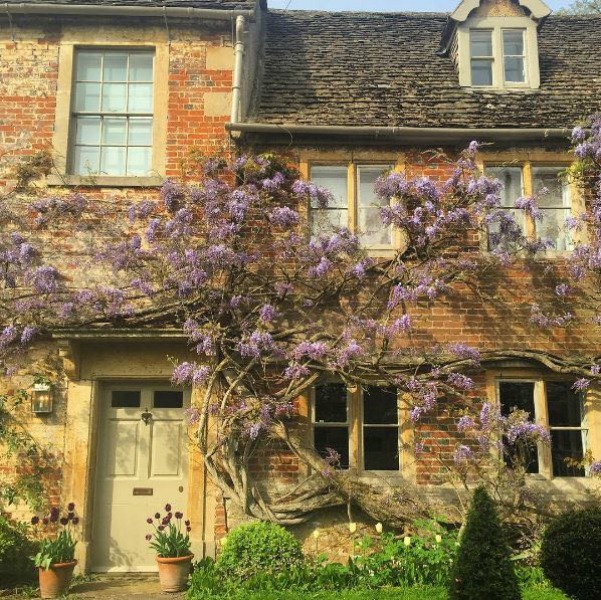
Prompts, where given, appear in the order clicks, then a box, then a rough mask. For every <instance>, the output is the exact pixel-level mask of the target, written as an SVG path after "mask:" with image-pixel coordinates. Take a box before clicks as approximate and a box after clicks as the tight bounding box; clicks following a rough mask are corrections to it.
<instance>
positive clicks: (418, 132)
mask: <svg viewBox="0 0 601 600" xmlns="http://www.w3.org/2000/svg"><path fill="white" fill-rule="evenodd" d="M225 128H226V130H227V131H229V132H231V133H238V134H244V133H258V134H272V135H286V136H289V137H292V136H294V135H299V136H300V135H317V136H332V137H347V138H371V139H377V140H396V141H399V142H421V143H444V142H450V141H461V142H465V141H467V142H471V141H472V140H478V141H495V142H521V141H541V140H549V139H557V140H559V139H566V138H567V137H569V136H570V133H571V130H570V129H559V128H537V129H524V128H516V129H510V128H499V129H476V128H474V129H471V128H460V127H363V126H356V127H353V126H329V125H292V124H282V125H275V124H271V123H236V122H234V121H232V122H231V123H227V124H226V126H225Z"/></svg>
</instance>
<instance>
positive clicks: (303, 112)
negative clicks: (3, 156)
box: [0, 0, 601, 571]
mask: <svg viewBox="0 0 601 600" xmlns="http://www.w3.org/2000/svg"><path fill="white" fill-rule="evenodd" d="M0 36H1V39H0V48H2V54H1V56H0V73H2V74H3V77H2V82H1V83H0V98H1V99H2V102H1V103H0V144H1V145H3V146H5V147H10V148H12V149H14V150H16V151H17V152H19V153H22V154H27V153H31V152H32V151H35V150H39V149H47V148H51V149H52V151H53V154H54V159H55V165H56V170H55V172H54V173H53V175H51V176H49V177H48V178H47V181H46V182H45V185H47V186H49V187H50V188H52V187H54V186H60V187H63V186H73V187H75V188H76V189H78V190H79V191H80V192H81V193H83V194H89V195H92V196H94V197H98V198H104V199H106V198H111V199H112V200H113V201H117V202H123V203H124V204H125V203H128V202H129V201H130V200H131V199H132V198H136V197H141V196H148V195H152V194H156V193H157V191H156V188H157V187H158V186H159V185H160V183H161V182H162V181H163V180H164V178H165V177H174V178H177V177H179V176H180V175H182V173H184V172H185V163H186V159H187V157H188V155H189V153H190V152H191V151H198V152H201V153H204V154H214V153H217V154H226V155H228V154H235V153H236V152H238V151H239V150H241V149H252V150H259V151H263V150H275V151H277V152H281V153H283V154H285V155H286V156H287V157H288V158H289V160H290V161H291V162H292V163H294V164H295V165H296V166H298V168H299V169H300V171H301V173H302V174H303V176H304V177H305V178H308V179H311V180H313V181H316V182H318V183H319V184H321V185H323V186H325V187H328V188H329V189H331V190H332V192H333V193H334V195H335V197H336V206H335V209H334V210H330V211H324V210H323V209H322V210H320V209H317V208H316V207H306V208H307V210H308V211H309V214H310V219H309V220H310V222H311V223H312V227H313V228H314V230H315V231H318V230H319V228H320V227H323V226H324V224H325V225H327V224H329V223H334V224H341V225H348V226H349V227H350V228H351V229H352V230H353V231H355V232H357V233H359V234H361V235H362V239H363V243H364V244H365V247H366V248H367V249H368V250H369V252H370V253H371V254H373V255H374V256H382V257H385V256H390V255H391V254H392V253H393V251H394V249H395V247H396V246H397V245H398V244H399V243H401V241H400V240H399V239H397V237H396V236H395V234H394V233H392V232H390V231H388V230H382V228H381V226H378V225H377V215H378V206H377V200H376V198H375V197H374V195H373V184H374V182H375V179H376V178H377V177H378V176H379V175H380V174H381V173H382V171H385V170H389V169H397V170H402V171H405V172H407V173H409V174H422V175H425V176H428V177H431V178H435V179H443V178H445V177H446V176H447V175H448V173H449V172H450V169H451V168H452V167H451V165H450V162H449V160H447V158H446V156H450V157H453V156H456V155H457V153H458V152H459V151H460V150H461V149H462V148H463V147H465V146H466V145H467V144H468V143H469V142H470V141H471V140H473V139H477V140H479V141H481V142H483V143H484V145H483V146H482V149H481V151H480V153H479V155H478V160H479V163H480V166H481V168H482V169H483V170H484V171H487V172H490V173H492V174H495V175H496V176H497V177H498V178H499V179H501V180H502V181H503V182H504V183H505V192H504V194H505V195H504V198H503V200H504V203H506V206H507V208H508V209H510V207H511V206H513V201H514V200H515V198H516V197H518V196H520V195H523V194H532V193H534V192H536V191H537V190H539V189H540V188H541V187H548V188H549V189H550V194H549V195H548V204H546V205H544V206H542V208H543V212H544V215H545V219H544V220H543V221H542V223H534V222H530V221H528V220H526V221H524V223H523V226H524V228H525V231H526V232H527V233H529V234H531V235H543V234H544V235H545V236H546V237H549V238H551V239H552V240H553V242H554V249H553V251H549V252H548V253H547V256H546V257H545V259H544V260H541V263H540V273H543V272H544V271H545V267H546V265H547V264H548V262H549V261H550V262H551V263H553V262H555V263H557V262H558V261H559V262H560V261H561V259H562V256H565V253H567V252H569V251H570V247H571V246H570V244H571V242H570V239H569V237H568V236H567V235H566V234H565V232H564V231H563V227H562V223H563V221H564V220H565V218H566V217H567V216H569V215H570V214H572V213H577V212H578V210H579V209H580V207H581V206H582V202H583V201H582V199H581V198H580V197H579V195H578V191H577V190H576V189H575V187H574V186H571V185H569V184H565V183H561V181H560V180H559V179H558V174H559V173H560V172H561V171H563V170H565V168H566V167H567V166H569V164H570V162H571V157H570V154H569V152H568V145H569V142H568V137H569V135H568V132H569V129H570V128H571V127H572V126H573V125H575V124H577V123H579V122H581V121H582V120H583V119H584V118H585V117H586V116H587V115H590V114H592V113H595V112H599V111H600V110H601V95H600V94H599V92H600V91H601V89H600V88H601V61H599V57H598V56H597V54H596V53H597V47H596V40H598V39H601V18H599V17H555V16H553V15H551V14H550V10H549V9H548V7H547V6H546V5H545V4H544V3H543V2H542V1H540V0H520V1H517V0H463V1H462V2H461V3H460V4H459V6H458V7H457V9H456V10H455V11H454V12H453V13H452V14H451V15H442V14H427V13H423V14H422V13H411V14H401V13H390V14H371V13H366V14H362V13H332V14H329V13H313V12H278V11H269V10H268V8H267V6H265V5H264V3H262V2H252V1H243V0H241V1H238V2H228V1H211V0H166V1H165V2H158V1H157V2H155V1H153V0H144V1H138V2H134V1H133V0H132V1H131V2H129V1H128V0H120V1H118V2H114V1H112V0H111V1H108V0H107V1H103V0H97V1H94V2H87V1H84V0H74V1H70V0H56V1H55V2H31V3H22V2H16V1H12V0H8V2H6V3H5V10H4V11H3V12H0ZM432 148H436V149H441V152H436V153H432V152H430V150H431V149H432ZM0 183H2V184H3V185H5V186H9V185H10V182H9V181H4V182H0ZM543 229H544V230H543ZM477 243H479V244H481V245H483V247H484V248H485V246H486V240H479V241H478V242H477ZM532 290H533V286H532V282H531V281H528V280H527V279H525V278H523V277H519V278H517V277H516V279H515V280H513V281H511V285H510V286H509V288H505V289H502V290H500V292H499V293H500V294H501V295H502V296H504V297H506V298H507V297H509V296H511V295H512V294H513V296H512V297H513V298H518V299H526V300H528V299H530V298H531V296H532V293H533V292H532ZM525 304H526V303H525V302H519V301H517V300H516V301H514V302H513V304H512V301H511V300H509V301H508V302H507V303H505V305H504V306H500V307H496V306H488V305H487V306H484V305H482V303H479V302H478V300H477V299H476V298H474V299H473V300H472V301H469V302H467V301H465V300H464V303H463V304H461V305H457V304H453V302H452V301H449V302H448V303H447V304H445V305H444V306H441V307H439V308H437V309H436V313H435V314H431V315H429V316H428V319H427V320H426V322H427V326H426V327H425V328H424V329H423V330H422V331H421V332H420V335H422V336H423V339H424V341H427V342H428V343H431V342H432V341H435V342H439V343H441V344H442V343H446V344H448V343H453V342H458V343H469V344H472V345H474V346H476V347H478V348H481V349H483V350H498V349H503V350H507V353H508V354H510V352H511V349H513V348H519V349H521V350H527V351H530V352H531V353H532V360H525V359H524V358H523V357H522V358H520V359H515V360H508V359H505V360H503V361H502V362H496V363H491V364H485V365H484V366H483V368H482V370H481V372H480V373H479V374H478V375H477V381H478V383H479V385H480V391H481V393H483V394H484V395H486V396H487V397H488V398H489V399H490V400H491V401H494V402H500V403H501V405H509V403H513V404H512V405H514V404H515V403H518V404H519V405H520V407H522V408H524V409H526V410H528V411H529V412H531V413H533V415H534V418H535V419H536V421H537V422H539V423H540V424H543V425H545V426H547V427H549V428H550V430H551V433H552V437H553V442H552V444H551V446H550V447H549V448H546V449H544V450H543V449H541V450H539V452H538V455H537V457H536V461H535V464H534V465H533V467H532V471H533V472H532V475H531V477H532V480H533V482H534V483H535V484H536V485H540V486H542V487H543V488H544V489H546V490H550V491H552V492H553V493H556V494H557V495H558V496H564V497H585V496H586V495H587V493H588V490H589V489H590V487H591V485H592V482H591V480H590V478H588V477H587V474H586V471H585V470H584V469H582V468H577V467H570V466H568V464H567V463H566V462H565V460H564V459H565V458H566V457H573V458H581V457H582V455H583V454H584V453H585V452H587V451H590V452H591V453H592V454H593V455H594V456H596V457H601V412H600V411H599V406H598V402H599V400H598V398H597V392H596V391H595V390H592V391H589V392H588V393H587V395H586V396H584V397H581V396H580V395H578V394H576V393H575V392H574V391H573V389H572V384H573V379H572V380H571V379H569V378H565V377H561V376H557V375H556V374H553V373H552V372H551V371H550V370H549V369H547V368H546V367H545V365H544V364H542V363H541V362H540V360H538V359H537V356H540V354H541V353H547V354H549V355H551V356H562V355H569V354H594V351H592V348H594V347H595V346H596V344H597V343H598V339H597V338H598V334H597V333H595V332H591V331H586V330H582V331H574V330H571V331H570V332H569V333H567V332H566V331H565V330H560V331H554V332H553V333H548V332H544V333H543V332H541V331H537V330H536V329H534V328H532V327H530V326H529V325H527V324H528V322H529V315H528V314H526V313H525V312H524V311H525V308H524V306H525ZM48 344H49V346H48V348H50V349H51V350H52V351H54V352H56V353H57V354H58V355H59V356H60V358H61V360H62V364H63V368H64V372H65V377H66V383H65V386H64V390H63V393H62V395H61V397H60V398H57V400H56V402H55V408H54V410H53V412H52V413H51V414H49V415H46V416H33V415H29V416H28V417H27V426H28V429H29V431H30V432H31V433H32V435H33V436H34V437H37V438H39V439H40V440H41V441H42V442H44V443H46V444H48V445H51V446H52V447H54V448H58V449H60V450H59V451H57V460H58V462H59V466H58V468H57V470H56V472H55V473H54V474H53V478H52V481H51V482H50V485H51V488H52V490H53V493H54V497H55V498H56V499H61V500H63V501H69V500H73V501H75V502H76V503H77V505H78V506H79V507H82V512H83V513H84V515H85V522H84V527H83V532H82V534H83V543H82V544H80V550H79V551H80V553H81V554H80V558H81V560H82V564H83V565H85V568H86V569H91V570H96V571H106V570H111V571H119V570H121V571H131V570H133V571H136V570H138V571H144V570H149V569H152V568H153V567H152V560H151V559H152V557H151V555H150V554H149V553H148V552H147V551H146V548H145V545H144V542H143V538H144V533H145V521H144V519H143V518H141V516H145V515H146V513H148V514H152V513H153V512H155V511H156V509H158V508H160V506H162V505H163V504H164V503H165V502H172V503H176V504H178V506H181V507H182V508H183V509H184V511H185V512H186V514H188V515H189V516H190V518H191V520H192V525H193V540H194V547H193V551H194V552H195V554H196V555H197V556H200V555H203V554H213V553H214V552H215V546H216V539H217V540H218V538H219V537H220V536H221V535H223V534H224V533H225V531H226V530H227V528H228V527H229V526H230V525H231V524H232V523H231V521H230V520H229V519H228V516H229V508H228V501H227V498H223V497H222V496H221V495H220V494H218V493H217V491H216V490H215V489H214V487H213V486H212V484H211V482H210V480H208V478H207V475H206V473H205V472H204V470H203V466H202V463H201V461H200V459H199V457H198V456H196V454H195V452H194V449H193V445H192V444H189V443H188V438H187V434H186V428H185V424H184V417H183V411H184V410H185V408H186V407H187V406H189V405H190V402H192V401H193V395H194V390H185V389H182V390H177V389H175V388H172V387H171V386H170V385H169V379H170V372H171V369H172V364H171V363H170V362H169V360H168V359H167V357H176V358H184V357H185V356H186V352H187V348H186V341H185V338H184V337H183V336H181V335H180V334H179V333H178V332H175V331H173V330H169V329H168V328H167V329H153V330H149V329H147V330H143V331H132V330H110V331H103V332H98V331H82V330H78V331H62V332H57V333H56V334H55V335H54V336H53V340H51V341H49V342H48ZM372 403H374V404H373V405H375V404H377V406H379V407H381V408H382V411H383V412H385V413H386V414H387V415H388V416H387V418H386V420H385V422H383V423H382V422H380V421H379V420H377V419H376V420H374V419H372V418H370V414H369V413H370V411H369V407H370V405H372ZM332 406H337V407H338V408H339V410H338V412H336V411H333V410H330V409H331V407H332ZM299 413H300V418H301V420H303V421H304V422H305V424H306V429H307V432H308V435H309V439H310V440H311V443H313V444H314V446H315V447H316V448H318V449H325V448H326V447H332V448H335V449H336V450H337V451H338V452H339V453H340V455H341V456H342V461H343V466H344V467H350V468H352V469H353V470H355V471H356V472H358V473H359V474H360V475H361V477H362V478H363V479H364V480H365V481H370V480H372V479H373V481H374V483H375V482H376V480H380V479H381V478H385V479H386V480H387V481H388V482H389V483H391V484H393V485H394V484H395V482H402V481H409V482H411V483H414V484H416V485H418V486H422V487H423V489H424V491H428V490H430V489H432V488H434V487H435V486H436V485H437V484H438V483H440V478H439V476H440V469H441V467H440V464H441V459H442V460H443V461H444V460H445V459H449V460H450V459H451V457H452V452H453V448H454V444H455V443H456V439H457V436H456V433H457V432H456V427H455V425H454V423H453V422H446V421H444V419H437V420H431V421H427V422H424V423H423V424H422V425H421V426H420V437H421V439H422V440H423V442H424V447H423V451H422V452H420V453H419V454H417V453H416V452H415V451H414V445H413V444H412V443H411V442H412V439H411V435H412V434H411V432H410V431H409V430H408V428H406V427H405V425H404V422H403V419H404V415H403V414H399V411H397V410H396V399H395V398H394V396H392V397H391V396H390V395H387V394H386V393H385V392H382V390H379V389H378V388H377V386H374V387H373V388H370V389H368V390H351V391H349V390H347V389H346V388H345V387H344V386H340V385H338V384H336V383H324V385H320V386H317V387H316V388H315V389H314V391H313V392H312V393H311V394H310V395H308V396H307V397H306V398H303V399H300V401H299ZM149 414H150V417H149V416H148V415H149ZM326 414H327V415H328V417H327V418H324V417H323V416H324V415H326ZM144 419H146V420H149V421H150V420H151V422H150V425H149V426H147V425H146V424H145V423H146V421H145V420H144ZM166 450H168V451H166ZM4 468H5V469H9V468H14V467H12V466H10V465H7V466H5V467H4ZM296 469H298V465H296V464H295V463H294V461H292V460H291V459H289V458H287V457H279V458H278V457H277V456H269V457H267V456H265V457H264V460H263V461H258V462H257V465H256V470H257V471H258V472H262V473H263V476H264V477H267V478H277V477H280V476H282V477H286V476H288V475H290V473H291V472H294V471H295V470H296ZM334 521H336V518H335V517H334ZM333 530H335V527H333ZM302 534H303V533H302V532H301V535H302ZM332 535H335V534H332Z"/></svg>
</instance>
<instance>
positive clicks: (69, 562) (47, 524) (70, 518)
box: [31, 502, 79, 598]
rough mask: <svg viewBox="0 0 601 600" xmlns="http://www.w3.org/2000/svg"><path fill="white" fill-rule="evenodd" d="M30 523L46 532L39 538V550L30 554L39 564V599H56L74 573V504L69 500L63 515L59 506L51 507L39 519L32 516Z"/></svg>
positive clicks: (37, 564) (64, 589) (64, 590)
mask: <svg viewBox="0 0 601 600" xmlns="http://www.w3.org/2000/svg"><path fill="white" fill-rule="evenodd" d="M31 523H32V525H35V526H42V527H44V528H46V529H47V531H48V534H47V535H46V537H43V538H42V539H41V540H40V551H39V552H38V553H37V554H36V555H35V556H34V557H33V561H34V563H35V566H36V567H38V573H39V581H40V596H41V597H42V598H59V597H60V596H62V595H63V594H64V593H65V592H66V591H67V590H68V589H69V585H70V583H71V577H72V576H73V569H74V568H75V565H76V564H77V561H76V560H75V546H76V544H77V541H76V540H75V539H74V538H73V528H74V527H75V526H76V525H77V524H78V523H79V518H78V517H77V516H75V504H74V503H73V502H70V503H69V504H68V505H67V511H66V513H65V514H64V516H62V517H61V516H60V510H59V508H58V507H53V508H51V509H50V513H49V514H48V515H47V516H44V517H42V518H41V519H40V517H38V516H34V517H33V518H32V519H31Z"/></svg>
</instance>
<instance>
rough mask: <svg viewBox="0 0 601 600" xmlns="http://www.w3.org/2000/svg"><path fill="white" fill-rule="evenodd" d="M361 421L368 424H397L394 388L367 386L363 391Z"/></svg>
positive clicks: (395, 392)
mask: <svg viewBox="0 0 601 600" xmlns="http://www.w3.org/2000/svg"><path fill="white" fill-rule="evenodd" d="M363 422H364V423H365V424H368V425H369V424H371V425H381V424H390V425H397V424H398V422H399V409H398V400H397V390H396V388H384V387H377V386H369V387H368V388H366V389H365V390H364V391H363Z"/></svg>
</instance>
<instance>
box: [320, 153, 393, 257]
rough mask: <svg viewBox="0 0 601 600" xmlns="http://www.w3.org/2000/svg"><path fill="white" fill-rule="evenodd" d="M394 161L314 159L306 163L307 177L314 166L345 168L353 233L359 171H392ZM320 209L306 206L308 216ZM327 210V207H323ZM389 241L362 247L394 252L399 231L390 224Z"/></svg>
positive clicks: (356, 221)
mask: <svg viewBox="0 0 601 600" xmlns="http://www.w3.org/2000/svg"><path fill="white" fill-rule="evenodd" d="M395 166H396V165H395V163H394V161H390V162H386V161H377V162H370V161H356V162H355V161H353V162H350V163H349V162H339V161H335V162H329V161H315V162H311V163H309V165H308V178H309V179H311V172H312V169H313V168H315V167H331V168H340V169H345V170H346V173H347V215H348V222H347V225H346V226H347V227H348V228H349V229H350V230H351V232H353V233H357V234H359V233H360V232H359V212H360V204H359V201H360V198H359V188H360V173H361V169H363V168H366V169H380V170H381V171H382V172H386V171H392V170H394V169H395ZM314 210H317V211H319V210H321V209H319V208H317V209H316V208H312V207H311V206H308V211H309V216H310V211H314ZM325 210H327V209H325ZM310 224H311V220H310V219H309V227H310V226H311V225H310ZM309 234H310V235H313V231H310V232H309ZM390 240H391V241H390V243H389V244H370V245H363V244H362V247H363V248H365V249H366V250H368V251H369V252H371V253H374V254H377V255H388V254H390V253H392V252H394V249H395V248H399V247H400V233H399V232H398V231H397V230H396V229H395V228H394V227H392V226H391V231H390Z"/></svg>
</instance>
